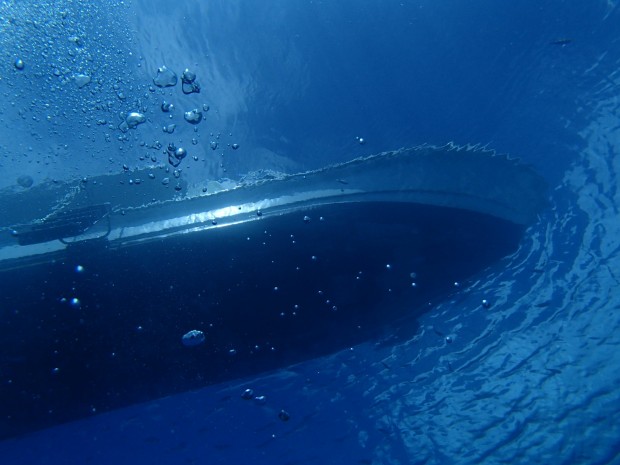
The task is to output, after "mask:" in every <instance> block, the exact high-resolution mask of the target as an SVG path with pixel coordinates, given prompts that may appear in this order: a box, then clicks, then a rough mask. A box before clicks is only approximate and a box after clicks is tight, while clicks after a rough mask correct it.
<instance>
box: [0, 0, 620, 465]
mask: <svg viewBox="0 0 620 465" xmlns="http://www.w3.org/2000/svg"><path fill="white" fill-rule="evenodd" d="M30 3H31V2H3V3H2V4H1V5H0V18H1V20H2V29H1V32H0V41H1V42H2V48H1V50H2V51H1V56H2V61H1V65H0V78H1V80H0V92H1V94H2V98H3V101H4V103H3V105H2V106H1V108H0V123H1V124H0V135H1V136H0V148H1V149H2V150H1V153H0V170H1V171H0V172H1V173H2V176H1V181H0V187H7V186H11V185H13V184H15V181H16V179H17V178H18V177H19V176H21V175H29V176H31V177H32V178H33V180H34V182H35V183H39V182H42V181H43V180H45V179H70V178H73V177H82V176H93V175H97V174H105V173H116V172H119V171H121V170H123V165H127V168H128V169H130V170H133V169H135V168H139V167H145V166H147V164H148V163H149V162H150V161H149V157H148V154H149V150H150V149H149V146H151V145H152V144H153V143H154V141H156V140H161V141H165V140H167V139H166V138H165V137H163V136H164V135H165V134H164V133H163V132H162V129H161V127H162V125H165V124H169V123H170V122H174V123H176V124H177V128H176V129H175V132H174V137H175V138H176V140H177V141H178V142H179V143H183V144H186V146H187V147H188V152H189V155H188V158H187V159H186V160H184V161H183V165H182V168H183V173H182V176H183V179H185V180H186V181H187V182H188V183H189V184H190V185H192V184H193V185H195V186H198V187H200V186H201V185H202V184H201V183H204V182H205V180H207V179H219V178H221V177H230V178H232V179H238V178H239V176H241V175H243V174H245V173H247V172H248V171H252V170H257V169H275V170H280V171H287V172H296V171H301V170H305V169H313V168H319V167H321V166H323V165H325V164H329V163H335V162H342V161H346V160H349V159H352V158H354V157H356V156H359V155H367V154H372V153H377V152H381V151H384V150H390V149H395V148H398V147H401V146H413V145H417V144H422V143H431V144H444V143H447V142H449V141H454V142H455V143H457V144H463V145H464V144H468V143H472V144H488V147H489V148H492V149H495V150H497V151H498V152H501V153H508V154H510V155H511V156H514V157H519V158H521V159H522V160H523V162H525V163H527V164H530V165H532V166H533V167H534V168H535V169H536V170H537V171H538V172H539V173H540V174H542V175H543V176H544V177H545V178H546V180H547V182H548V183H549V185H550V189H549V197H550V199H549V207H548V208H547V209H546V210H545V211H544V212H543V213H542V214H541V215H540V218H539V220H538V221H537V222H536V223H535V224H534V225H532V226H531V227H530V228H529V229H528V230H527V231H526V233H525V235H524V237H523V240H522V241H521V244H520V246H519V249H518V251H517V252H516V253H514V254H513V255H511V256H509V257H507V258H506V259H503V260H501V261H499V262H497V263H496V264H494V265H493V266H492V267H491V268H490V269H487V270H485V271H484V273H483V274H482V275H477V276H476V279H475V280H473V281H471V282H469V283H467V286H464V287H462V288H461V289H460V290H459V291H458V292H457V293H451V294H448V295H446V296H445V298H443V299H438V300H437V301H436V302H433V305H432V309H431V310H429V311H427V312H425V313H424V314H423V315H422V316H420V318H418V319H417V320H416V321H415V324H413V323H412V324H411V327H410V328H407V327H403V328H400V334H399V337H398V338H394V339H393V340H392V339H390V338H389V337H388V336H384V337H383V338H381V339H372V340H369V341H367V342H364V343H361V344H359V345H356V346H354V347H352V348H350V349H347V350H344V351H341V352H337V353H334V354H332V355H328V356H326V357H323V358H320V359H316V360H310V361H306V362H304V363H302V364H300V365H295V366H292V367H290V368H289V369H283V370H280V371H277V372H274V373H269V374H265V375H263V376H258V377H255V378H248V379H242V380H238V381H230V382H227V383H226V384H222V385H214V386H209V387H206V388H204V389H202V390H198V391H194V392H190V393H186V394H180V395H178V396H173V397H168V398H165V399H162V400H159V401H155V402H152V403H148V404H141V405H134V406H132V407H129V408H128V409H124V410H118V411H113V412H110V413H105V414H100V415H93V416H92V417H90V418H88V419H85V420H82V421H80V422H77V423H69V424H65V425H61V426H57V427H54V428H51V429H47V430H42V431H39V432H35V433H31V434H28V435H24V436H21V437H18V438H13V439H7V440H5V441H3V442H0V461H1V463H7V464H8V463H10V464H13V463H15V464H19V463H28V464H36V463H41V464H43V463H45V464H51V463H54V464H55V463H63V464H71V463H76V464H78V463H80V464H82V463H91V464H107V463H145V462H147V461H149V462H154V463H208V464H210V463H221V464H230V463H255V464H262V463H264V464H274V463H277V464H280V463H282V464H288V463H330V464H331V463H333V464H341V463H359V464H370V463H373V464H410V463H411V464H413V463H420V464H422V463H425V464H454V463H460V464H473V463H485V464H495V463H549V462H553V463H556V464H562V463H566V464H568V463H571V464H573V463H583V464H599V463H600V464H603V463H605V464H607V463H620V428H619V427H618V425H619V424H620V409H619V408H618V405H620V393H619V391H618V385H619V381H620V375H618V373H619V370H618V366H619V363H618V361H619V359H618V355H617V354H618V345H619V343H620V340H619V337H618V334H620V333H619V328H620V316H619V313H618V308H619V304H620V297H619V295H618V279H619V277H618V276H619V273H620V258H619V257H618V250H619V247H620V221H619V219H618V202H619V201H620V199H619V198H618V192H617V175H618V170H619V169H620V165H619V163H618V156H617V153H618V151H620V132H619V129H618V128H620V102H619V100H618V99H619V93H618V92H619V89H620V33H619V32H618V31H620V28H619V25H620V7H618V3H617V2H616V1H612V0H605V1H600V0H596V1H590V2H571V1H560V0H543V1H536V2H533V1H514V2H510V3H509V4H506V3H500V2H496V1H491V0H486V1H483V0H480V1H472V2H467V4H465V3H463V2H456V1H445V2H432V1H406V0H405V1H376V0H368V1H363V2H362V1H344V0H343V1H338V2H320V1H301V0H292V1H285V0H279V1H265V2H252V1H248V0H246V1H242V0H220V1H204V2H189V1H179V2H176V3H175V4H172V3H170V2H166V1H162V0H156V1H148V2H147V1H143V0H135V1H126V2H115V1H104V2H98V3H93V4H87V5H82V4H78V3H76V2H71V1H67V0H63V1H60V2H49V3H40V2H32V4H30ZM16 59H21V60H23V62H24V68H23V69H18V68H17V67H16V66H15V60H16ZM162 65H165V66H167V67H168V68H170V69H173V70H175V71H176V72H177V74H178V75H179V76H180V74H181V73H182V70H183V69H185V68H190V69H192V70H193V71H195V72H196V74H197V78H196V80H197V81H198V82H199V83H200V85H201V86H202V89H201V93H200V94H192V95H183V94H182V93H180V92H179V88H178V85H177V87H175V88H171V89H173V90H170V89H166V90H163V91H162V90H159V89H156V88H154V87H153V84H152V78H153V77H154V76H155V74H156V70H157V68H158V67H160V66H162ZM80 75H84V76H89V77H90V78H91V80H90V82H89V83H88V84H86V85H84V86H83V87H79V85H78V82H80V81H79V79H83V78H80V77H79V76H80ZM76 78H77V79H76ZM149 87H152V88H149ZM162 93H163V95H162ZM162 99H167V100H169V101H170V102H172V103H173V104H174V105H175V107H176V110H174V111H173V118H171V119H170V118H168V115H166V114H164V113H162V111H161V109H160V104H161V100H162ZM203 104H205V105H208V106H209V110H208V111H205V121H204V122H202V123H201V125H199V126H197V131H194V130H193V127H192V126H191V125H188V124H187V123H186V122H185V121H183V119H182V114H181V113H182V111H185V110H187V109H189V108H194V107H199V108H200V107H202V105H203ZM136 110H140V111H142V112H144V113H145V115H146V116H147V119H148V121H147V122H146V123H144V124H141V125H139V126H138V127H137V128H135V129H130V130H128V131H127V132H122V131H120V130H119V129H118V125H119V123H120V122H121V119H120V117H119V114H120V113H123V112H128V111H136ZM218 135H219V137H218ZM356 137H358V138H359V137H362V138H363V139H364V141H365V144H360V143H359V141H358V139H356ZM192 138H195V139H196V144H193V143H192V142H191V139H192ZM211 141H217V142H218V148H217V150H211V148H210V146H209V143H210V142H211ZM233 143H238V144H239V149H238V150H233V149H232V147H231V146H230V144H233ZM194 155H195V156H196V158H197V160H196V161H194V160H193V159H192V157H193V156H194ZM483 298H486V299H489V301H491V302H492V306H491V307H490V308H489V309H486V308H484V307H482V306H481V305H480V301H481V299H483ZM401 305H402V304H401ZM7 310H8V309H5V308H2V309H0V312H4V311H7ZM0 314H1V313H0ZM0 324H1V323H0ZM403 334H404V335H405V336H403ZM447 336H449V337H450V338H451V340H452V341H453V342H452V343H450V344H448V343H447V342H446V337H447ZM4 377H5V376H4V375H3V374H2V373H1V372H0V378H4ZM0 381H1V382H3V383H4V382H6V380H5V379H0ZM247 387H251V388H252V389H254V391H255V392H256V393H260V394H264V395H265V396H266V398H267V401H266V403H265V404H261V405H259V404H257V403H256V402H254V401H249V402H248V401H245V400H243V399H241V397H240V393H241V392H243V390H244V389H245V388H247ZM0 395H1V392H0ZM0 402H2V398H0ZM281 409H285V410H286V411H287V412H289V413H290V415H291V418H290V420H289V421H286V422H283V421H280V420H279V419H278V418H277V414H278V412H279V411H280V410H281Z"/></svg>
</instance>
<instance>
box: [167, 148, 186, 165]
mask: <svg viewBox="0 0 620 465" xmlns="http://www.w3.org/2000/svg"><path fill="white" fill-rule="evenodd" d="M166 152H167V154H168V163H170V164H171V165H172V166H173V167H175V168H176V167H177V166H179V165H180V164H181V161H182V160H183V159H184V158H185V157H186V156H187V150H185V149H184V148H183V147H177V146H176V145H174V143H172V142H170V143H169V144H168V148H167V149H166ZM175 171H176V170H175Z"/></svg>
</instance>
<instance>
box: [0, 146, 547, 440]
mask: <svg viewBox="0 0 620 465" xmlns="http://www.w3.org/2000/svg"><path fill="white" fill-rule="evenodd" d="M426 150H428V149H426ZM435 150H436V149H435ZM393 153H398V154H399V155H396V156H394V155H392V160H389V157H388V158H385V155H383V156H384V158H382V159H380V163H379V165H380V166H379V165H377V164H375V165H374V168H380V169H375V170H374V172H373V170H372V169H371V168H373V163H357V162H355V163H354V164H353V165H348V168H351V167H353V168H354V169H353V170H351V169H344V170H343V169H342V168H334V167H332V168H328V169H325V170H320V171H318V172H311V173H305V174H303V175H296V176H290V177H284V178H282V179H274V180H269V181H258V182H254V183H251V184H247V185H243V186H241V187H239V188H236V189H231V190H227V191H223V192H221V193H217V194H213V195H210V196H204V197H200V198H194V199H186V200H183V201H169V202H159V203H156V204H153V205H147V206H143V207H129V208H127V209H124V210H122V209H119V208H118V207H117V206H114V207H112V208H107V207H106V208H104V209H102V208H100V207H98V209H97V211H99V212H100V213H101V214H102V218H100V219H99V220H97V219H96V218H95V219H94V220H92V221H91V222H92V227H91V228H90V229H87V230H86V231H84V233H83V234H81V235H80V236H76V237H71V238H66V237H65V238H57V237H55V236H54V234H57V233H58V229H57V228H58V224H59V222H60V220H61V219H62V218H65V216H62V215H56V216H55V217H54V218H55V221H54V223H53V224H54V228H56V229H54V228H52V229H53V230H52V231H50V233H49V234H50V236H49V237H47V239H50V240H47V241H44V242H39V243H37V241H35V240H34V239H33V238H32V237H31V238H29V239H28V238H27V234H29V232H31V231H32V227H33V226H32V225H29V226H28V225H24V226H21V227H15V228H13V229H12V231H13V233H12V234H11V235H10V236H11V237H10V240H12V241H13V242H12V243H8V240H9V239H6V238H5V239H6V241H7V244H8V245H6V246H5V247H4V248H0V279H2V283H3V287H4V289H5V290H4V292H3V294H2V304H3V308H4V309H5V310H4V312H5V315H4V316H3V320H4V321H3V324H2V326H1V328H0V333H1V334H0V336H1V338H0V344H1V345H2V360H1V362H0V363H1V364H0V368H1V376H2V378H3V379H2V386H3V387H2V391H3V392H2V398H3V403H2V405H1V406H0V410H1V411H0V436H1V437H7V436H11V435H16V434H21V433H24V432H27V431H31V430H34V429H37V428H42V427H46V426H50V425H53V424H57V423H60V422H64V421H69V420H73V419H77V418H81V417H84V416H87V415H91V414H93V412H101V411H106V410H110V409H114V408H118V407H121V406H125V405H129V404H132V403H136V402H142V401H146V400H151V399H154V398H157V397H161V396H165V395H168V394H172V393H176V392H182V391H186V390H189V389H194V388H199V387H202V386H204V385H206V384H211V383H216V382H221V381H225V380H230V379H236V378H240V377H243V376H247V375H251V374H253V373H258V372H262V371H265V370H270V369H275V368H278V367H282V366H287V365H290V364H292V363H296V362H299V361H302V360H304V359H308V358H314V357H317V356H320V355H324V354H327V353H330V352H333V351H336V350H339V349H342V348H345V347H348V346H351V345H354V344H356V343H359V342H362V341H364V340H368V338H371V337H377V336H379V335H381V334H385V333H386V331H388V332H389V331H392V330H390V329H388V328H390V327H392V328H394V327H395V326H401V327H406V328H407V331H406V334H407V335H409V336H410V335H411V334H412V333H413V332H414V331H415V317H416V316H417V315H419V314H420V312H422V311H425V309H427V308H428V302H429V301H430V300H432V299H436V298H439V297H440V296H442V295H445V294H446V293H447V292H450V291H451V290H452V289H453V288H454V282H455V281H462V280H464V279H467V278H468V277H470V276H472V275H474V274H475V273H477V272H479V271H480V270H482V269H484V268H485V267H487V266H489V265H490V264H492V263H493V262H495V261H497V260H498V259H500V258H501V257H503V256H505V255H507V254H509V253H511V252H512V251H514V250H515V249H516V247H517V246H518V243H519V241H520V238H521V236H522V233H523V230H524V228H525V225H526V224H527V222H529V221H531V220H532V218H533V215H534V211H535V208H532V204H531V203H529V204H527V208H528V209H527V211H525V209H524V208H521V209H518V208H517V209H515V206H514V204H511V205H509V208H507V209H506V213H505V214H499V213H498V212H499V209H500V207H499V206H500V205H501V202H500V201H499V200H498V197H497V192H498V189H499V185H498V186H496V188H495V190H493V188H494V186H493V185H491V186H490V188H489V184H493V183H492V182H491V181H485V182H486V184H487V185H486V187H487V188H488V192H489V193H490V195H489V196H487V197H486V198H485V199H480V200H479V201H477V202H473V201H472V199H473V198H474V197H475V196H473V195H471V190H472V188H471V186H470V187H469V189H470V192H469V193H468V195H465V194H463V192H461V194H462V195H459V191H458V189H456V188H453V189H452V190H450V191H448V189H447V183H448V179H447V178H446V185H441V182H439V181H438V180H437V179H436V182H435V184H434V185H435V186H439V188H438V189H439V190H440V191H441V195H439V194H438V195H436V196H435V198H437V199H440V200H441V199H443V201H437V202H431V201H429V200H428V199H431V198H432V192H430V193H429V191H428V189H418V191H417V192H416V190H415V189H411V188H410V189H408V188H406V187H404V184H406V182H407V181H406V180H407V179H411V176H412V174H411V173H407V172H406V171H403V164H402V160H408V159H409V157H412V156H414V155H412V154H405V155H403V154H402V153H400V152H393ZM427 153H428V152H424V154H427ZM474 153H475V154H476V155H474V156H477V155H478V154H479V153H478V152H474ZM442 154H445V153H444V152H441V151H438V152H437V153H436V154H435V155H436V156H442ZM458 155H460V156H465V155H466V154H464V153H458ZM424 156H426V155H424ZM431 156H432V155H431ZM484 156H485V157H487V158H488V159H489V160H491V162H492V163H495V162H496V160H495V159H494V157H492V156H490V155H489V154H486V153H485V154H484ZM400 157H404V158H402V159H401V158H400ZM375 161H376V160H375ZM356 163H357V164H356ZM505 163H506V164H507V166H513V167H516V168H514V169H513V170H512V172H513V176H514V173H515V172H519V170H522V169H523V168H522V167H521V166H520V165H516V164H515V163H514V162H512V161H508V160H505ZM339 166H345V167H346V166H347V165H346V164H345V165H339ZM390 166H391V167H392V169H393V170H392V176H391V177H390V174H389V168H390ZM483 166H486V165H484V164H479V168H481V167H483ZM444 168H445V164H444ZM446 169H448V168H446ZM524 172H525V171H524ZM317 173H318V174H317ZM448 174H450V173H448ZM431 175H432V172H431V171H427V173H426V176H424V177H423V179H428V177H429V176H431ZM445 176H446V173H440V174H439V175H438V177H445ZM452 176H453V178H452V183H453V185H458V183H459V180H458V179H457V178H455V177H454V174H453V173H452ZM514 177H515V178H517V183H518V182H522V183H524V185H528V183H529V185H530V186H531V185H535V186H538V185H539V184H540V186H541V187H540V191H539V192H540V193H542V192H543V190H542V189H543V188H542V182H540V180H539V178H537V177H536V175H535V174H534V173H532V172H531V171H527V179H525V177H522V178H519V176H514ZM364 182H366V183H367V185H364ZM536 183H539V184H536ZM462 185H465V186H467V183H463V184H462ZM300 186H301V187H300ZM537 188H538V187H537ZM459 189H460V188H459ZM477 189H478V191H477V192H483V191H484V188H482V187H480V188H477ZM509 189H515V187H514V183H513V184H512V185H511V186H509ZM460 190H461V191H462V190H463V189H460ZM491 194H492V195H491ZM522 195H524V196H528V195H530V196H531V195H533V194H532V192H531V191H527V190H526V191H525V192H524V193H523V194H522ZM421 196H422V197H423V198H425V199H427V200H426V201H422V200H420V199H421V198H422V197H421ZM446 199H456V200H450V201H449V202H448V201H446ZM534 199H535V200H536V202H538V205H541V204H542V200H541V199H540V198H539V197H534ZM91 200H92V196H91ZM483 200H484V201H483ZM455 202H457V203H458V202H461V203H465V204H467V205H476V206H477V207H478V208H466V207H463V206H462V205H455ZM442 203H443V204H442ZM95 205H100V204H95ZM524 205H525V204H524ZM78 207H79V208H85V207H84V205H83V204H80V202H77V203H76V205H73V209H74V210H69V211H75V208H78ZM536 208H538V207H536ZM492 213H493V214H492ZM71 218H75V215H73V216H71ZM72 221H73V220H72ZM45 224H46V222H40V223H38V224H37V228H36V238H38V239H41V237H43V238H45V237H44V233H42V232H41V229H42V227H43V226H42V225H45ZM44 229H45V228H43V230H44ZM61 230H63V231H65V230H66V229H62V228H61ZM20 234H22V238H21V239H22V243H23V244H24V245H19V244H20ZM7 235H8V232H7ZM190 331H199V332H200V334H202V335H204V341H202V342H201V343H199V344H196V345H193V344H186V342H187V340H184V339H183V336H184V335H186V334H188V333H189V332H190Z"/></svg>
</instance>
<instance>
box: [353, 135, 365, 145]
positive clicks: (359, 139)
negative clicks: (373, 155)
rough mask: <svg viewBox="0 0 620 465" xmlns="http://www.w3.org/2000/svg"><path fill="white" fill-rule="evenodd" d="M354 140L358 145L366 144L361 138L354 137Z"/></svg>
mask: <svg viewBox="0 0 620 465" xmlns="http://www.w3.org/2000/svg"><path fill="white" fill-rule="evenodd" d="M355 140H356V141H357V143H358V144H360V145H364V144H365V143H366V140H365V139H364V138H363V137H359V136H356V137H355Z"/></svg>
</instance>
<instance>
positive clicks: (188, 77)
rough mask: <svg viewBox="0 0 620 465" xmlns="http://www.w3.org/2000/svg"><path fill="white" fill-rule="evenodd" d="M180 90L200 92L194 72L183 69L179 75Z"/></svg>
mask: <svg viewBox="0 0 620 465" xmlns="http://www.w3.org/2000/svg"><path fill="white" fill-rule="evenodd" d="M181 90H182V91H183V93H184V94H194V93H196V94H198V93H200V85H199V84H198V83H197V82H196V73H193V72H192V71H190V70H189V69H186V70H185V71H183V74H182V75H181Z"/></svg>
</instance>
